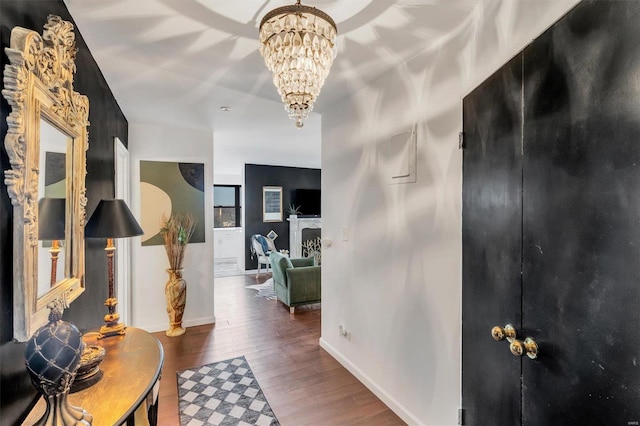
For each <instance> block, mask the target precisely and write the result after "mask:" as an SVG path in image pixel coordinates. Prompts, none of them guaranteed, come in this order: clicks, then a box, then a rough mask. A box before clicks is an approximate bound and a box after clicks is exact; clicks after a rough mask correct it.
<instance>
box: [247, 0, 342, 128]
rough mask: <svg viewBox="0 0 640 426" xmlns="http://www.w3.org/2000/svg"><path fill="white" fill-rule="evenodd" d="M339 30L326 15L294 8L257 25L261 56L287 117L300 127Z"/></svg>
mask: <svg viewBox="0 0 640 426" xmlns="http://www.w3.org/2000/svg"><path fill="white" fill-rule="evenodd" d="M337 34H338V29H337V27H336V24H335V22H334V21H333V19H331V17H330V16H329V15H327V14H326V13H324V12H323V11H321V10H318V9H316V8H315V7H310V6H304V5H301V4H300V0H297V2H296V4H294V5H290V6H283V7H278V8H276V9H273V10H272V11H271V12H269V13H267V14H266V15H265V16H264V18H262V22H260V54H261V55H262V57H263V58H264V62H265V64H266V65H267V68H268V69H269V71H271V72H272V73H273V83H274V84H275V85H276V88H277V89H278V93H280V97H281V98H282V102H283V103H284V108H285V110H286V111H287V112H288V113H289V117H290V118H291V119H293V120H295V121H296V126H298V127H302V126H303V123H302V120H304V119H306V118H308V117H309V113H310V112H311V111H312V110H313V104H314V102H315V101H316V98H317V97H318V94H319V93H320V89H321V88H322V85H323V84H324V79H325V78H326V77H327V75H328V74H329V70H330V69H331V65H332V64H333V58H335V56H336V36H337Z"/></svg>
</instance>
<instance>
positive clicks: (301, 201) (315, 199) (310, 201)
mask: <svg viewBox="0 0 640 426" xmlns="http://www.w3.org/2000/svg"><path fill="white" fill-rule="evenodd" d="M294 204H295V205H296V206H298V207H300V215H301V216H320V214H321V213H320V190H319V189H296V192H295V201H294Z"/></svg>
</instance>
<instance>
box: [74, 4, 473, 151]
mask: <svg viewBox="0 0 640 426" xmlns="http://www.w3.org/2000/svg"><path fill="white" fill-rule="evenodd" d="M479 1H480V0H308V1H303V4H305V5H309V6H314V7H317V8H318V9H321V10H323V11H325V12H326V13H328V14H329V15H330V16H331V17H333V19H334V20H335V21H336V24H337V26H338V35H339V37H338V55H337V58H336V60H335V62H334V65H333V68H332V70H331V72H330V74H329V77H328V78H327V80H326V82H325V85H324V88H323V89H322V92H321V93H320V96H319V98H318V102H317V103H316V107H315V111H316V112H318V113H320V114H321V113H322V111H323V110H325V109H326V108H328V107H330V106H331V104H332V103H334V102H335V101H337V100H339V99H341V98H344V97H346V96H349V95H350V94H351V93H353V92H354V91H357V90H358V89H359V88H361V87H363V85H364V84H365V83H367V82H370V81H372V80H375V79H376V78H377V77H379V76H380V75H381V74H383V73H385V72H386V71H387V70H389V69H390V68H392V67H394V66H396V65H398V64H400V63H402V62H404V61H406V59H408V58H410V57H412V56H413V55H415V54H416V53H417V52H420V51H422V50H424V49H425V48H427V47H428V46H429V45H430V44H432V43H434V42H435V41H436V40H438V39H440V38H442V37H443V36H445V35H446V34H448V33H451V32H454V31H456V30H459V29H460V28H461V27H462V26H464V25H465V23H466V19H467V18H468V17H469V16H470V14H471V11H472V10H473V8H474V6H475V5H476V4H477V3H478V2H479ZM294 2H295V1H294V0H289V1H286V0H65V3H66V5H67V7H68V9H69V11H70V12H71V15H72V16H73V18H74V20H75V22H76V26H77V30H78V31H79V32H80V33H81V34H82V36H83V37H84V39H85V41H86V42H87V44H88V46H89V49H90V50H91V52H92V54H93V56H94V58H95V59H96V61H97V63H98V65H99V66H100V69H101V70H102V72H103V74H104V76H105V78H106V80H107V82H108V84H109V86H110V87H111V90H112V91H113V93H114V95H115V97H116V99H117V100H118V103H119V104H120V107H121V108H122V110H123V112H124V114H125V115H126V117H127V119H128V120H129V121H130V122H132V121H133V122H143V123H167V124H171V125H176V126H182V127H189V128H201V129H212V130H213V131H214V133H220V134H225V133H237V132H244V133H246V136H247V137H245V139H247V140H249V139H251V138H252V137H251V135H258V134H262V135H265V134H270V135H272V137H273V135H277V136H278V137H279V138H289V137H294V138H296V139H297V140H298V143H300V140H301V139H302V140H303V139H305V138H307V137H310V138H311V137H315V139H318V136H317V134H318V133H319V129H320V126H319V121H320V120H319V118H318V117H317V114H316V117H312V118H310V119H309V120H308V123H307V125H306V126H305V128H304V129H302V130H301V131H300V130H298V129H296V128H295V125H294V122H293V121H292V120H290V119H289V118H288V116H287V114H286V112H285V111H284V108H283V106H282V104H281V102H280V100H279V96H278V94H277V91H276V89H275V87H274V86H273V83H272V81H271V76H270V74H269V72H268V71H267V69H266V67H265V65H264V62H263V60H262V57H261V56H260V54H259V52H258V41H257V37H258V25H259V23H260V20H261V19H262V16H264V14H266V13H267V12H268V11H269V10H271V9H273V8H276V7H280V6H283V5H286V4H293V3H294ZM221 106H230V107H231V108H232V111H231V112H227V113H223V112H221V111H220V107H221ZM312 133H315V136H312V135H311V134H312Z"/></svg>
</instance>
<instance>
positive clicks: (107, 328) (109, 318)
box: [98, 297, 127, 339]
mask: <svg viewBox="0 0 640 426" xmlns="http://www.w3.org/2000/svg"><path fill="white" fill-rule="evenodd" d="M104 304H105V306H107V307H108V308H109V313H108V314H107V315H105V316H104V322H105V323H106V324H105V325H103V326H102V327H100V335H99V336H98V339H104V338H105V337H111V336H122V335H123V334H124V330H125V329H126V328H127V326H126V325H125V324H121V323H119V322H118V321H119V320H120V315H119V314H118V313H117V312H115V307H116V305H117V304H118V299H116V298H115V297H110V298H108V299H107V300H106V301H105V302H104Z"/></svg>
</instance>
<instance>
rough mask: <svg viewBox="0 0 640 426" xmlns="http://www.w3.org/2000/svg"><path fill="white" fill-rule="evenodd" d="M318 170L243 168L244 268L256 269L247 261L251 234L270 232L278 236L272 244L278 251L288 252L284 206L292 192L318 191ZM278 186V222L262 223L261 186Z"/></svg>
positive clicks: (319, 171)
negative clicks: (281, 214)
mask: <svg viewBox="0 0 640 426" xmlns="http://www.w3.org/2000/svg"><path fill="white" fill-rule="evenodd" d="M320 177H321V170H320V169H307V168H301V167H284V166H266V165H260V164H246V165H245V167H244V209H245V212H244V218H245V244H244V246H245V260H244V262H245V269H246V270H251V269H256V268H257V263H256V259H251V254H250V250H249V248H250V247H251V236H252V235H253V234H262V235H267V234H268V233H269V231H270V230H272V229H273V230H274V231H275V232H276V233H277V234H278V238H277V239H276V241H275V244H276V247H277V248H278V250H282V249H287V250H288V249H289V222H288V221H287V217H288V216H289V215H288V214H287V207H289V204H291V200H292V199H293V197H294V192H295V190H296V189H320ZM263 186H281V187H282V208H283V217H282V222H268V223H264V222H262V187H263Z"/></svg>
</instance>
